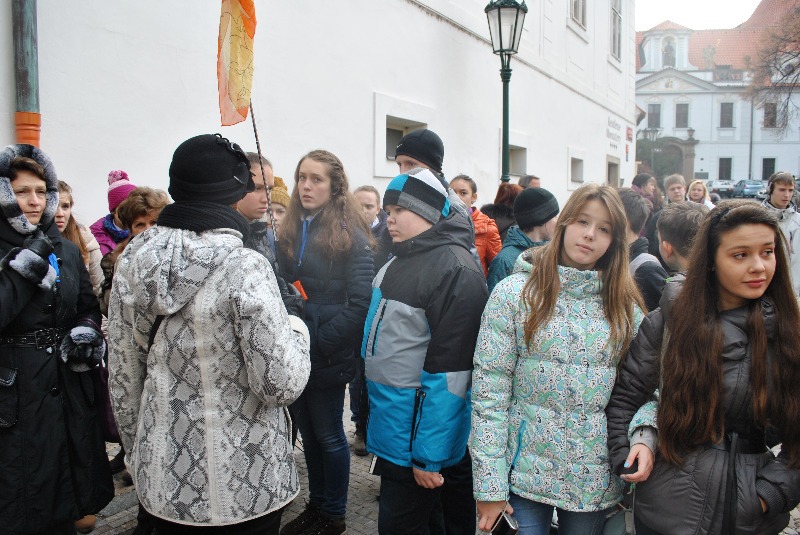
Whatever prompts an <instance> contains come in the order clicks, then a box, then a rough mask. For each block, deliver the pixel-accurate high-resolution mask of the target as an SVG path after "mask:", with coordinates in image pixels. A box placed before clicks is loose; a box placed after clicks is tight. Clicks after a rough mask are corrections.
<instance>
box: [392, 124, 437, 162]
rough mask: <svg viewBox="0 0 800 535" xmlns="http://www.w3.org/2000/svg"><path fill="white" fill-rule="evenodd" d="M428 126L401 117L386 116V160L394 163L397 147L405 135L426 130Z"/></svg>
mask: <svg viewBox="0 0 800 535" xmlns="http://www.w3.org/2000/svg"><path fill="white" fill-rule="evenodd" d="M427 126H428V125H426V124H425V123H420V122H416V121H411V120H409V119H402V118H400V117H392V116H391V115H387V116H386V159H387V160H392V161H394V153H395V151H396V150H397V145H398V144H399V143H400V140H401V139H402V138H403V136H404V135H406V134H408V133H409V132H411V131H413V130H419V129H420V128H426V127H427Z"/></svg>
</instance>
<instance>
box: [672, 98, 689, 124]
mask: <svg viewBox="0 0 800 535" xmlns="http://www.w3.org/2000/svg"><path fill="white" fill-rule="evenodd" d="M675 128H689V104H675Z"/></svg>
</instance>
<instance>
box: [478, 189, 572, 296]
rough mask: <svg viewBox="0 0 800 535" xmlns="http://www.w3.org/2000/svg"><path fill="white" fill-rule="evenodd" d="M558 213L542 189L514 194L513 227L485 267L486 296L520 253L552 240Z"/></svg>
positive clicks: (506, 272) (507, 272) (510, 271)
mask: <svg viewBox="0 0 800 535" xmlns="http://www.w3.org/2000/svg"><path fill="white" fill-rule="evenodd" d="M558 211H559V207H558V200H557V199H556V198H555V196H554V195H553V194H552V193H550V192H549V191H547V190H546V189H544V188H528V189H526V190H524V191H523V192H522V193H520V194H519V195H517V198H516V199H515V200H514V218H515V219H516V220H517V225H514V226H512V227H510V228H509V229H508V234H507V235H506V240H505V242H503V249H502V250H501V251H500V253H499V254H498V255H497V256H496V257H495V259H494V260H492V264H491V265H490V266H489V277H488V279H487V280H486V282H487V283H488V285H489V292H490V293H491V291H492V290H493V289H494V287H495V286H496V285H497V283H498V282H500V281H501V280H503V279H505V278H506V277H508V276H509V275H511V273H512V271H513V269H514V264H515V263H516V261H517V258H519V255H520V254H522V253H523V252H525V251H526V250H528V249H530V248H531V247H540V246H542V245H544V244H545V243H547V242H548V241H550V240H551V239H553V235H554V234H555V232H556V219H557V218H558Z"/></svg>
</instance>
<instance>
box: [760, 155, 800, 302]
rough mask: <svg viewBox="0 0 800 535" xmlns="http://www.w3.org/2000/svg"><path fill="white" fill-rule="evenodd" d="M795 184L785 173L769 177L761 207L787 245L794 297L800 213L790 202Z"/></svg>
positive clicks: (799, 270)
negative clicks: (767, 212)
mask: <svg viewBox="0 0 800 535" xmlns="http://www.w3.org/2000/svg"><path fill="white" fill-rule="evenodd" d="M796 187H797V183H796V181H795V178H794V176H793V175H792V174H791V173H788V172H786V171H781V172H778V173H774V174H773V175H772V176H770V177H769V182H768V188H767V193H768V197H767V198H766V199H765V200H764V202H763V203H762V206H764V208H766V209H767V210H769V211H770V212H772V213H773V214H775V216H776V217H777V218H778V224H779V225H780V227H781V232H783V236H784V237H785V238H786V242H787V243H788V245H789V249H788V254H789V271H790V272H791V274H792V275H791V276H792V288H794V293H795V295H800V212H798V211H797V205H795V204H794V202H792V198H793V197H794V193H795V189H796Z"/></svg>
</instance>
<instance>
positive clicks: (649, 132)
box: [643, 128, 661, 174]
mask: <svg viewBox="0 0 800 535" xmlns="http://www.w3.org/2000/svg"><path fill="white" fill-rule="evenodd" d="M643 131H644V135H645V137H646V138H647V140H648V141H649V142H650V167H651V168H652V170H653V174H655V172H656V140H657V139H658V134H659V133H660V132H661V129H660V128H645V129H644V130H643Z"/></svg>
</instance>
